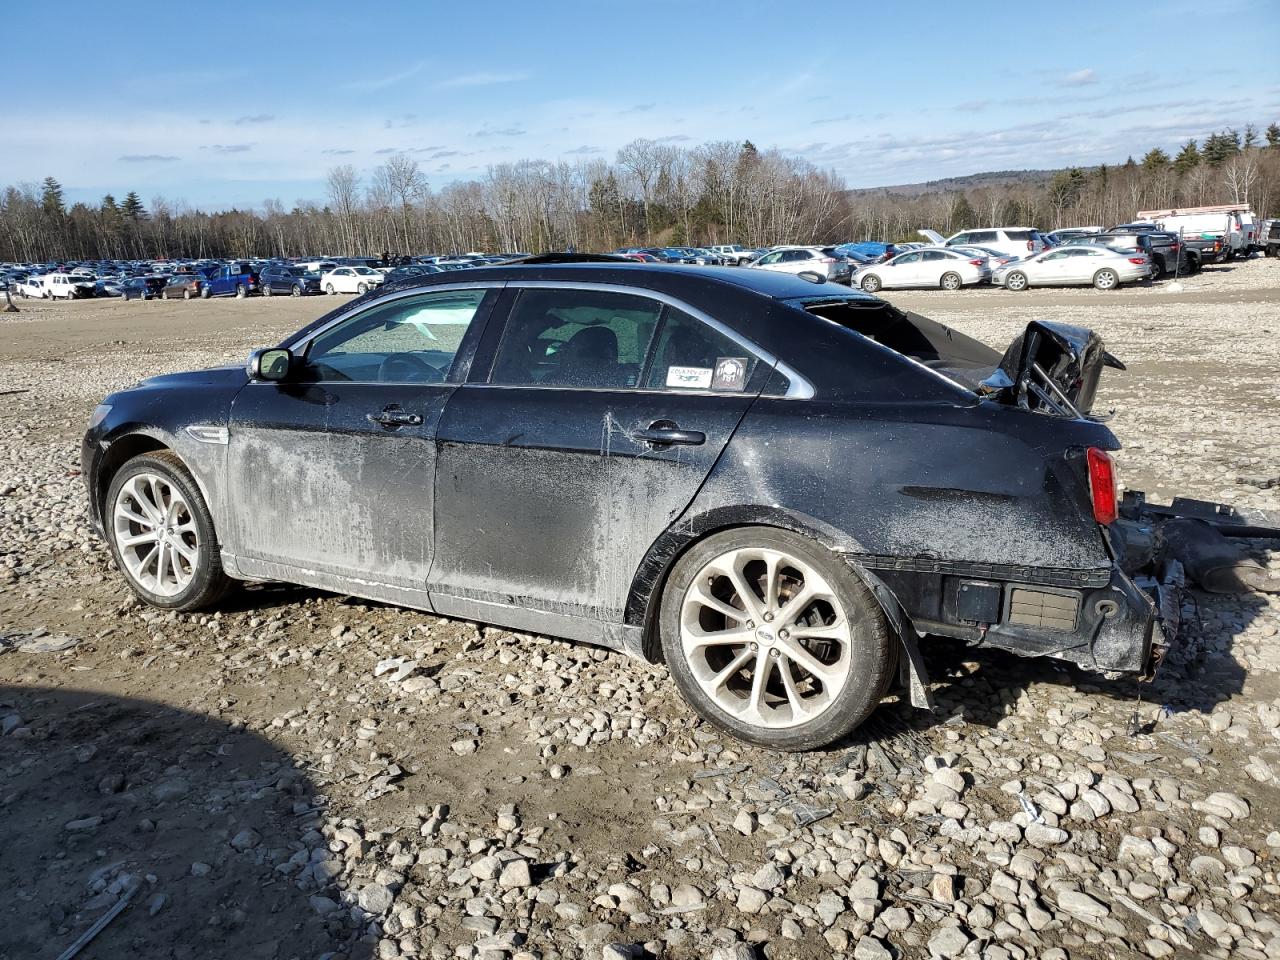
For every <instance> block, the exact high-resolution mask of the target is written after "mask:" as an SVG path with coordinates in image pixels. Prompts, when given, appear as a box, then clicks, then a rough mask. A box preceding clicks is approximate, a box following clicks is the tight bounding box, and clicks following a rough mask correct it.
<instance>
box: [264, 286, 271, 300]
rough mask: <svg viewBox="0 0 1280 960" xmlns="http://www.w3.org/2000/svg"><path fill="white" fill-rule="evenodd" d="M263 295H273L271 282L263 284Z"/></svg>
mask: <svg viewBox="0 0 1280 960" xmlns="http://www.w3.org/2000/svg"><path fill="white" fill-rule="evenodd" d="M262 295H263V296H264V297H269V296H271V284H269V283H264V284H263V285H262Z"/></svg>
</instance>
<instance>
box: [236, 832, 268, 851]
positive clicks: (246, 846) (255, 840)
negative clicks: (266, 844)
mask: <svg viewBox="0 0 1280 960" xmlns="http://www.w3.org/2000/svg"><path fill="white" fill-rule="evenodd" d="M261 842H262V835H261V834H259V833H258V831H257V830H254V829H253V828H252V827H246V828H245V829H244V830H241V831H240V832H239V833H237V834H236V835H235V836H234V837H232V838H231V846H232V847H234V848H235V849H236V850H242V851H243V850H252V849H253V848H254V847H256V846H257V845H258V844H260V843H261Z"/></svg>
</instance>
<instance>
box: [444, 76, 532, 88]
mask: <svg viewBox="0 0 1280 960" xmlns="http://www.w3.org/2000/svg"><path fill="white" fill-rule="evenodd" d="M528 79H529V74H527V73H491V72H488V71H482V72H480V73H464V74H463V75H462V76H460V77H451V78H450V79H448V80H441V81H440V82H439V83H437V84H436V86H437V87H438V88H440V89H441V90H451V89H456V88H458V87H492V86H494V85H495V84H499V83H519V82H520V81H522V80H528Z"/></svg>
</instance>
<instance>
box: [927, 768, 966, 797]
mask: <svg viewBox="0 0 1280 960" xmlns="http://www.w3.org/2000/svg"><path fill="white" fill-rule="evenodd" d="M933 782H934V783H937V784H940V785H941V786H944V787H947V788H948V789H950V790H952V791H953V792H954V793H955V795H956V796H960V795H961V794H962V793H964V791H965V782H964V776H963V775H962V774H961V773H960V772H959V771H958V770H953V769H951V768H950V767H942V768H940V769H938V770H936V771H934V774H933Z"/></svg>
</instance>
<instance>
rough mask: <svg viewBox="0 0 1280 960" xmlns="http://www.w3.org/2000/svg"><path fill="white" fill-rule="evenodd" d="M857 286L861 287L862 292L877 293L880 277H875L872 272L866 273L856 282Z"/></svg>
mask: <svg viewBox="0 0 1280 960" xmlns="http://www.w3.org/2000/svg"><path fill="white" fill-rule="evenodd" d="M858 286H860V287H862V290H863V292H864V293H879V292H880V286H881V284H880V278H879V277H877V276H876V275H875V274H874V273H868V274H867V275H866V276H865V277H863V278H862V280H861V281H860V282H859V283H858Z"/></svg>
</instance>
